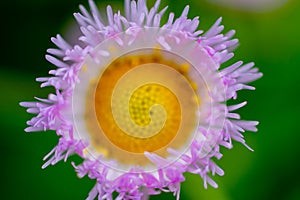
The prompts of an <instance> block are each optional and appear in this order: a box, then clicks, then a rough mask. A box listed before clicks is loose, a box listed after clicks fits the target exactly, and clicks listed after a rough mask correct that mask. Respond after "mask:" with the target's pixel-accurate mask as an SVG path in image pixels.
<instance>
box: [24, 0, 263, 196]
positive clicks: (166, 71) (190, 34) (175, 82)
mask: <svg viewBox="0 0 300 200" xmlns="http://www.w3.org/2000/svg"><path fill="white" fill-rule="evenodd" d="M89 5H90V8H91V13H90V12H88V11H87V10H86V9H85V8H84V7H83V6H80V10H81V13H75V14H74V16H75V18H76V20H77V22H78V24H79V25H80V28H81V32H82V34H83V35H82V36H81V37H80V38H79V40H80V41H82V42H83V43H84V45H83V46H80V45H75V46H71V45H70V44H68V43H67V42H66V41H65V40H64V39H63V38H62V37H61V36H60V35H57V36H56V37H53V38H52V39H51V40H52V42H53V43H54V44H55V45H56V46H57V48H55V49H54V48H51V49H48V50H47V55H46V59H47V60H48V61H49V62H50V63H52V64H54V65H55V66H56V67H57V68H56V69H54V70H50V72H49V74H50V75H51V76H50V77H45V78H38V79H37V81H38V82H41V87H48V86H50V87H54V89H55V93H54V94H50V95H49V97H48V98H46V99H42V98H36V100H37V101H36V102H22V103H20V105H21V106H23V107H26V108H27V112H29V113H32V114H35V116H34V117H33V118H32V119H31V120H29V121H28V122H27V125H28V128H26V129H25V131H26V132H34V131H46V130H54V131H55V132H56V134H57V135H58V136H59V137H60V139H59V142H58V144H57V145H56V146H55V147H54V148H53V149H52V150H51V151H50V153H49V154H48V155H46V156H45V158H44V160H45V164H44V165H43V168H45V167H47V166H49V165H54V164H56V163H57V162H59V161H61V160H64V161H66V160H67V158H68V157H69V156H70V155H72V154H77V155H79V156H80V157H82V158H83V163H81V164H79V165H76V164H75V163H74V162H72V165H73V166H74V168H75V170H76V172H77V174H78V176H79V177H83V176H86V175H87V176H88V177H89V178H91V179H95V180H96V184H95V187H94V188H93V189H92V190H91V192H90V193H89V195H88V198H87V199H94V198H96V197H97V196H98V198H99V199H112V198H113V197H112V194H113V193H114V192H117V193H118V196H117V199H143V198H147V196H148V195H155V194H159V193H161V192H172V193H174V195H175V196H177V199H179V192H180V183H181V182H183V181H184V180H185V178H184V176H183V173H185V172H189V173H193V174H198V175H199V176H201V178H202V179H203V181H204V187H205V188H207V184H209V185H211V186H212V187H215V188H216V187H217V184H216V183H215V182H214V181H213V180H212V178H211V176H213V175H215V174H218V175H220V176H222V175H223V174H224V172H223V170H222V169H221V168H220V167H219V166H218V165H217V164H216V163H215V162H214V161H213V159H214V160H215V159H220V158H221V157H222V154H221V153H220V146H224V147H226V148H232V140H236V141H238V142H241V143H242V144H244V145H245V146H246V147H248V146H247V145H246V143H245V140H244V139H243V135H242V133H243V132H244V131H257V129H256V125H257V124H258V122H256V121H244V120H241V119H240V116H239V114H237V113H235V110H237V109H239V108H241V107H243V106H245V104H246V102H243V103H239V104H237V105H232V106H227V105H226V101H228V100H229V99H236V98H237V91H239V90H242V89H248V90H253V89H254V87H252V86H249V85H247V84H248V83H249V82H252V81H254V80H256V79H258V78H260V77H261V76H262V74H261V73H260V72H258V69H257V68H253V66H254V64H253V63H249V64H245V65H243V62H241V61H239V62H236V63H235V64H233V65H231V66H229V67H223V66H222V67H221V64H223V63H225V62H226V61H228V60H229V59H231V58H232V57H233V53H232V50H234V49H235V47H236V46H237V45H238V40H237V39H232V37H233V35H234V34H235V31H233V30H231V31H229V32H228V33H226V34H225V35H224V34H222V33H221V32H222V31H223V29H224V27H223V26H222V25H220V23H221V20H222V19H221V18H220V19H218V20H217V21H216V23H215V24H214V25H213V26H212V27H211V28H210V29H209V30H208V31H207V32H205V33H203V31H201V30H197V28H198V25H199V19H198V17H195V18H193V19H189V18H188V17H187V15H188V11H189V6H186V7H185V8H184V10H183V12H182V14H181V16H180V17H178V18H177V19H175V18H174V14H173V13H170V14H169V17H168V21H167V23H165V24H162V23H161V18H162V16H163V15H164V14H165V12H166V10H167V7H166V8H164V9H162V10H159V5H160V0H157V1H156V2H155V5H154V6H153V7H152V8H150V9H148V8H147V6H146V1H145V0H139V1H137V2H136V1H132V0H125V15H122V14H121V12H120V11H118V12H116V13H114V12H113V10H112V8H111V7H110V6H107V11H106V16H107V20H104V19H103V18H101V16H100V13H99V12H98V9H97V7H96V5H95V3H94V2H93V1H92V0H90V1H89ZM248 148H249V149H251V148H250V147H248Z"/></svg>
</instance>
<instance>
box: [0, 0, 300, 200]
mask: <svg viewBox="0 0 300 200" xmlns="http://www.w3.org/2000/svg"><path fill="white" fill-rule="evenodd" d="M97 2H101V3H99V6H102V7H103V6H104V5H106V4H108V3H109V4H111V5H113V6H114V7H116V8H118V9H121V8H122V1H108V0H107V1H100V0H99V1H97ZM149 2H151V1H149ZM80 3H81V4H83V5H87V2H86V1H85V0H81V1H80V0H64V1H61V0H27V1H22V0H15V1H2V2H1V15H2V16H1V19H2V20H1V47H2V48H1V49H2V51H1V62H0V65H1V69H0V89H1V90H0V91H1V98H0V103H1V107H0V113H1V122H0V123H1V124H0V125H1V129H0V130H1V145H0V148H1V151H0V152H1V184H2V186H1V194H0V195H1V199H57V200H60V199H85V197H86V196H87V194H88V192H89V191H90V189H91V188H92V187H93V185H94V181H93V180H89V179H88V178H83V179H78V178H77V176H76V174H75V172H74V170H73V167H72V166H71V164H70V161H71V160H75V162H76V163H79V162H80V159H79V158H77V157H76V156H73V157H71V158H70V159H69V160H68V161H67V162H66V163H64V162H60V163H58V164H57V165H55V166H50V167H48V168H47V169H45V170H42V169H41V166H42V164H43V161H42V158H43V156H44V155H45V154H46V153H48V152H49V151H50V150H51V149H52V148H53V147H54V146H55V145H56V144H57V139H58V137H57V136H56V135H55V134H54V133H53V132H46V133H25V132H24V131H23V129H24V128H25V127H26V124H25V121H26V120H28V119H29V118H30V115H29V114H27V113H26V112H25V109H24V108H21V107H20V106H19V105H18V103H19V102H20V101H31V100H33V97H34V96H38V97H46V96H47V93H49V92H50V91H52V90H51V89H40V88H39V85H38V83H36V82H35V81H34V80H35V78H36V77H44V76H47V73H48V70H50V69H52V67H53V66H51V65H50V64H49V63H47V62H46V61H45V59H44V54H45V52H46V49H47V48H48V47H53V44H51V42H50V37H51V36H55V35H56V34H57V33H62V35H67V29H68V28H69V27H70V24H71V23H72V22H74V20H73V17H72V13H73V12H77V11H78V10H79V9H78V5H79V4H80ZM168 4H169V11H173V12H175V14H176V16H178V15H179V14H180V12H181V11H182V9H183V8H184V6H185V5H186V4H189V5H190V7H191V8H190V14H189V17H191V18H192V17H194V16H197V15H199V16H200V19H201V25H200V28H201V29H204V30H207V28H209V26H210V25H211V24H213V23H214V21H215V20H216V19H217V18H218V17H220V16H223V24H224V25H225V27H226V28H225V29H226V30H230V29H235V30H236V31H237V34H236V37H237V38H239V39H240V46H239V48H238V49H237V50H236V51H235V55H236V56H235V58H234V59H233V61H238V60H240V59H241V60H244V61H245V62H251V61H255V63H256V66H257V67H259V68H260V70H261V71H262V72H263V73H264V77H263V78H262V79H261V80H258V81H256V82H255V83H253V84H252V85H254V86H255V87H257V90H256V91H254V92H250V91H242V92H240V93H239V98H238V100H237V101H236V102H237V103H239V102H242V101H244V100H247V101H248V105H247V106H246V107H244V108H242V109H240V110H239V113H240V114H241V115H242V117H243V119H250V120H251V119H252V120H259V121H260V125H259V132H258V133H248V132H246V133H245V137H246V140H247V143H248V144H249V145H250V146H251V147H252V148H253V149H254V150H255V152H250V151H248V150H247V149H246V148H245V147H243V146H242V145H240V144H238V143H235V146H234V148H233V149H232V150H227V149H224V148H222V150H221V151H222V153H224V157H223V158H222V159H221V160H220V161H218V162H217V163H218V164H219V165H220V166H221V167H222V168H223V169H224V170H225V175H224V176H223V177H215V178H214V179H215V180H216V182H217V183H218V184H219V188H218V189H213V188H211V187H209V188H208V189H207V190H206V189H204V188H203V182H202V179H201V178H200V177H198V176H197V175H189V174H186V181H185V182H184V183H183V184H182V190H181V199H196V200H198V199H217V200H240V199H245V200H248V199H249V200H250V199H251V200H252V199H259V200H260V199H286V200H296V199H300V173H299V170H300V164H299V158H300V157H299V156H300V148H299V146H300V145H299V140H300V131H299V127H298V125H299V114H300V112H299V111H300V106H299V105H300V104H299V98H298V96H299V92H300V84H299V83H300V78H299V72H300V70H299V68H300V38H299V36H300V1H298V0H290V1H289V2H288V3H287V4H286V5H284V6H282V7H280V8H278V9H276V10H273V11H267V12H256V13H255V12H244V11H237V10H233V9H230V8H224V7H221V6H218V5H211V4H209V3H207V1H206V0H187V1H185V2H183V1H173V0H172V1H171V0H169V1H163V5H168ZM103 8H104V7H103ZM231 62H232V61H231ZM228 64H229V63H228ZM236 102H231V103H236ZM151 199H174V198H173V197H172V195H171V194H163V195H160V196H156V197H153V198H151Z"/></svg>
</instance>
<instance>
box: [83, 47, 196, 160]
mask: <svg viewBox="0 0 300 200" xmlns="http://www.w3.org/2000/svg"><path fill="white" fill-rule="evenodd" d="M173 57H174V55H172V54H171V53H168V52H163V51H158V50H155V49H154V50H153V49H152V50H149V51H148V52H147V51H146V52H145V51H143V53H142V54H141V53H139V52H134V53H130V54H126V55H123V56H121V57H119V58H117V59H116V60H114V61H113V62H112V63H111V64H110V65H109V66H107V67H106V68H105V69H104V71H103V72H102V74H101V76H100V79H99V80H98V82H95V81H94V82H92V83H91V88H96V89H95V90H94V91H92V90H91V91H90V95H88V100H87V109H86V124H87V128H88V131H89V133H90V136H91V145H92V146H93V147H94V148H95V149H96V150H97V151H98V152H100V153H102V154H103V155H105V156H109V157H110V158H117V159H118V160H119V161H120V160H123V161H124V162H127V161H128V160H131V161H132V162H135V163H138V164H141V163H144V162H145V161H141V160H143V159H142V158H138V157H136V159H134V156H137V155H138V154H140V155H141V154H143V153H144V152H145V151H148V152H156V153H158V154H159V155H167V151H166V149H167V148H179V147H181V146H182V145H183V144H185V143H186V142H187V141H188V140H189V139H190V138H191V137H192V133H193V131H194V130H195V128H196V126H197V119H198V116H197V111H198V108H199V98H198V97H197V95H196V94H195V90H196V86H195V84H194V83H193V82H192V81H191V80H190V79H189V77H188V72H189V64H187V63H186V62H182V63H177V62H176V61H175V60H174V58H173ZM92 93H94V94H92ZM92 97H93V98H92ZM91 112H95V113H96V118H97V119H96V120H95V119H92V117H91V116H92V114H91ZM97 126H98V127H97ZM99 130H100V131H99ZM130 153H131V154H133V155H134V156H133V157H129V156H128V155H129V154H130ZM125 157H126V158H125ZM125 160H126V161H125Z"/></svg>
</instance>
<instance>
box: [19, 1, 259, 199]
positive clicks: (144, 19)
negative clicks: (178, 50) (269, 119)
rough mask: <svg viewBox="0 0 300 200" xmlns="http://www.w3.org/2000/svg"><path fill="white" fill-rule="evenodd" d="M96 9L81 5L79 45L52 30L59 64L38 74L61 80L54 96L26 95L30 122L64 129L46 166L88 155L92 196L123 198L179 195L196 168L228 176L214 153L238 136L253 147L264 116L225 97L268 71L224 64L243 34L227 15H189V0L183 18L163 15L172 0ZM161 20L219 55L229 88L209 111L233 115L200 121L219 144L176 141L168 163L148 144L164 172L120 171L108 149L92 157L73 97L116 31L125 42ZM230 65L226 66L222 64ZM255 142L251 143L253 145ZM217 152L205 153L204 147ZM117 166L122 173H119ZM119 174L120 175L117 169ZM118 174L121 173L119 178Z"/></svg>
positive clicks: (45, 81) (51, 53) (85, 170)
mask: <svg viewBox="0 0 300 200" xmlns="http://www.w3.org/2000/svg"><path fill="white" fill-rule="evenodd" d="M89 5H90V11H88V10H87V9H86V8H85V7H83V6H80V7H79V8H80V12H79V13H75V14H74V17H75V19H76V21H77V22H78V24H79V26H80V29H81V32H82V36H81V37H80V38H79V40H80V41H81V42H83V44H84V45H82V46H79V45H75V46H71V45H70V44H68V43H67V42H66V41H65V40H64V39H63V38H62V37H61V36H60V35H57V36H56V37H53V38H51V40H52V42H53V43H54V44H55V45H56V48H51V49H48V50H47V55H46V59H47V60H48V61H49V62H50V63H52V64H53V65H55V66H56V68H55V69H53V70H50V72H49V74H50V76H49V77H42V78H37V81H38V82H40V83H41V87H49V86H50V87H54V88H55V91H56V93H55V94H50V95H49V96H48V98H47V99H42V98H36V100H37V101H36V102H22V103H21V106H23V107H26V108H27V112H28V113H32V114H34V115H35V116H34V117H33V118H32V119H31V120H29V121H28V122H27V125H28V128H26V129H25V131H26V132H34V131H46V130H55V131H56V134H57V135H58V136H59V137H60V139H59V141H58V144H57V145H56V146H55V147H54V148H53V150H51V152H50V153H49V154H48V155H46V156H45V158H44V160H45V164H44V165H43V168H44V167H47V166H48V165H54V164H56V163H57V162H59V161H60V160H64V161H66V160H67V158H68V157H69V156H70V155H72V154H77V155H79V156H81V157H82V158H84V161H83V163H82V164H79V165H76V164H75V163H73V166H74V168H75V170H76V172H77V174H78V176H79V177H83V176H86V175H87V176H88V177H89V178H91V179H96V185H95V186H94V188H93V189H92V190H91V192H90V193H89V195H88V198H87V199H94V198H96V197H97V196H98V198H99V199H112V198H113V192H117V193H118V196H117V199H142V198H143V197H144V196H146V195H155V194H159V193H160V192H172V193H174V195H175V196H177V198H179V192H180V183H181V182H183V181H184V180H185V178H184V176H183V173H185V172H190V173H193V174H198V175H199V176H200V177H201V178H202V179H203V181H204V187H205V188H206V187H207V185H208V184H209V185H211V186H212V187H217V186H218V185H217V184H216V183H215V182H214V181H213V180H212V178H211V176H214V175H215V174H217V175H220V176H222V175H223V174H224V172H223V170H222V169H221V168H220V167H219V166H218V165H217V164H216V163H215V162H214V161H213V160H215V159H220V158H221V157H222V154H221V153H220V146H224V147H226V148H232V146H233V145H232V140H235V141H238V142H241V143H242V144H244V145H245V146H246V147H248V146H247V144H246V142H245V140H244V138H243V132H245V131H257V129H256V125H257V124H258V122H256V121H245V120H241V119H240V115H239V114H237V113H235V111H236V110H237V109H239V108H241V107H243V106H245V105H246V102H243V103H240V104H237V105H232V106H227V105H226V104H225V103H224V102H226V101H227V100H230V99H236V98H237V92H238V91H239V90H243V89H247V90H253V89H254V87H252V86H249V85H248V83H250V82H252V81H254V80H256V79H259V78H260V77H261V76H262V73H260V72H259V71H258V69H257V68H254V64H253V63H248V64H243V62H242V61H239V62H236V63H235V64H233V65H231V66H228V67H224V66H223V65H222V64H223V63H225V62H226V61H228V60H229V59H231V58H232V57H233V56H234V54H233V53H232V51H233V50H234V49H235V48H236V47H237V45H238V40H237V39H234V38H233V36H234V34H235V31H234V30H231V31H229V32H228V33H225V34H223V33H222V31H223V29H224V26H223V25H221V21H222V19H221V18H219V19H218V20H217V21H216V22H215V24H213V26H212V27H211V28H210V29H209V30H208V31H206V32H204V31H202V30H198V25H199V17H195V18H193V19H189V18H188V12H189V6H186V7H185V8H184V10H183V12H182V14H181V15H180V16H179V17H178V18H175V15H174V13H169V15H168V20H167V22H166V23H165V24H162V23H161V19H162V16H163V15H165V14H166V11H167V7H165V8H163V9H160V8H159V6H160V0H157V1H156V2H155V4H154V6H153V7H152V8H150V9H149V8H148V7H147V5H146V0H138V1H134V0H125V14H124V15H123V14H122V12H120V11H117V12H114V11H113V9H112V8H111V7H110V6H107V8H106V17H105V18H106V19H107V20H104V19H103V18H102V17H101V15H100V13H99V11H98V8H97V7H96V5H95V3H94V2H93V1H92V0H89ZM147 27H160V28H161V29H168V30H170V35H171V37H174V40H180V38H177V37H176V35H175V34H174V35H173V36H172V32H177V33H178V32H179V33H181V34H183V35H185V36H186V37H188V38H190V39H192V40H194V41H195V42H197V44H198V45H199V46H200V47H202V48H203V49H205V51H206V53H207V55H209V56H210V57H211V59H213V61H214V62H215V63H216V65H217V67H218V69H217V71H216V73H218V74H219V76H220V77H221V80H222V83H223V85H224V88H226V91H225V96H224V97H218V96H214V95H213V94H212V95H211V98H213V99H215V102H217V105H216V108H217V109H216V110H215V112H216V113H215V114H214V115H213V116H212V117H208V120H211V121H212V123H214V122H216V121H218V117H220V116H221V115H224V116H225V120H224V125H223V127H222V128H221V131H220V132H221V133H220V132H218V133H214V132H213V131H209V130H208V129H207V127H199V130H198V132H199V134H203V135H205V136H208V137H213V138H214V141H217V143H214V144H213V145H212V144H211V143H209V142H206V141H198V140H194V141H193V142H192V144H191V146H190V148H189V151H188V152H187V153H186V154H183V155H181V154H179V152H177V151H176V150H175V149H169V153H170V154H172V155H174V156H177V157H179V159H178V160H177V161H176V162H174V163H173V164H172V165H169V166H168V167H162V166H164V163H165V162H166V160H165V159H164V158H162V157H160V156H158V155H156V154H155V153H150V152H145V156H146V157H147V158H148V159H149V160H150V161H151V162H153V163H154V164H155V165H156V166H157V169H158V170H157V172H156V173H148V172H145V171H143V169H140V168H132V170H131V171H129V172H127V173H119V174H116V172H113V171H112V170H111V169H109V168H108V167H107V166H106V165H104V164H103V163H101V159H102V158H101V157H99V158H97V159H91V158H87V157H86V156H85V155H84V153H83V152H84V149H85V147H86V146H87V145H88V144H86V143H85V141H83V140H82V139H80V138H79V137H78V136H76V134H74V125H73V124H72V120H71V114H70V113H72V106H71V97H72V95H73V91H74V88H75V85H76V84H80V80H79V77H78V73H79V71H80V69H81V67H82V64H83V62H84V60H85V58H86V57H87V56H90V57H91V58H94V60H95V62H100V61H99V60H97V54H101V55H102V56H105V55H107V52H106V51H102V52H101V51H93V50H94V48H95V47H96V46H97V45H99V44H100V43H101V42H103V41H104V40H106V39H108V38H113V39H114V40H115V41H116V42H118V43H119V44H120V45H122V42H123V41H122V40H121V39H120V38H118V34H119V33H122V32H126V33H127V34H129V35H131V36H132V40H134V39H135V38H136V37H138V32H137V31H136V30H137V29H138V28H147ZM157 41H158V42H159V43H160V44H161V45H162V46H164V47H165V49H168V48H169V45H168V43H167V42H166V41H165V38H163V37H162V38H157ZM221 65H222V68H221ZM248 148H249V149H251V148H250V147H248ZM204 151H205V152H209V153H207V154H205V156H204V155H203V153H202V152H204ZM113 173H114V174H113ZM112 174H113V175H112ZM111 177H114V178H111Z"/></svg>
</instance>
